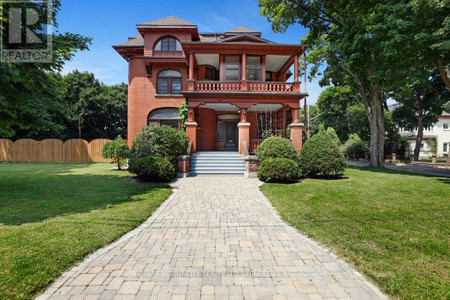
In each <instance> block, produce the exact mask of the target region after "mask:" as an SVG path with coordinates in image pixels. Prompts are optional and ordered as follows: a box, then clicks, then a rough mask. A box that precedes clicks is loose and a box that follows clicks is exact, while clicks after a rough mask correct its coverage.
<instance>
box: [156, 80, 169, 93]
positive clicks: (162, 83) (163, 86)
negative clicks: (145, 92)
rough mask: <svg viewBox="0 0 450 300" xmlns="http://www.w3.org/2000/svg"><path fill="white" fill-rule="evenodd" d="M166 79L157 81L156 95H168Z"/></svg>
mask: <svg viewBox="0 0 450 300" xmlns="http://www.w3.org/2000/svg"><path fill="white" fill-rule="evenodd" d="M167 81H168V80H167V79H158V94H168V93H169V91H168V90H167Z"/></svg>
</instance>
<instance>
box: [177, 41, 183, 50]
mask: <svg viewBox="0 0 450 300" xmlns="http://www.w3.org/2000/svg"><path fill="white" fill-rule="evenodd" d="M176 43H177V47H176V49H175V51H182V50H183V48H182V47H181V43H180V41H179V40H176Z"/></svg>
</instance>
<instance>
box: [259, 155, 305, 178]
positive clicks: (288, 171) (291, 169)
mask: <svg viewBox="0 0 450 300" xmlns="http://www.w3.org/2000/svg"><path fill="white" fill-rule="evenodd" d="M258 178H259V180H261V181H264V182H294V181H297V180H298V179H299V178H300V173H299V167H298V164H297V163H296V162H295V161H293V160H292V159H287V158H267V159H265V160H263V161H262V162H261V165H260V166H259V168H258Z"/></svg>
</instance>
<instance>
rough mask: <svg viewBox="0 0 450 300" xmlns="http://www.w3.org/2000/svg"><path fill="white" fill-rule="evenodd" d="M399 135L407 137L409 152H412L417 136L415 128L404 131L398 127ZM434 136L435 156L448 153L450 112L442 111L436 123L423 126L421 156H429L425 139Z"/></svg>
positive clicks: (428, 148) (449, 146)
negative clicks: (435, 141)
mask: <svg viewBox="0 0 450 300" xmlns="http://www.w3.org/2000/svg"><path fill="white" fill-rule="evenodd" d="M400 135H401V136H404V137H408V138H409V148H410V154H412V153H413V152H414V148H415V146H416V138H417V128H416V129H415V130H413V131H406V130H403V128H400ZM433 138H435V139H436V140H437V156H438V157H442V156H444V154H448V153H449V148H450V114H449V113H445V112H444V113H443V114H442V115H441V116H440V117H439V120H438V122H437V123H436V124H434V125H433V126H431V127H429V128H424V131H423V139H422V145H421V147H420V154H419V156H420V157H422V158H428V157H431V154H432V153H431V149H430V147H429V146H428V144H427V140H429V139H433Z"/></svg>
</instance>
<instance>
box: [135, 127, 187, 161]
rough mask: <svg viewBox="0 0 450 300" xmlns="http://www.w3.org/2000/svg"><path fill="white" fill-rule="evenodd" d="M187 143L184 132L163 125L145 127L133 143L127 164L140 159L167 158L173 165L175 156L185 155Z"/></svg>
mask: <svg viewBox="0 0 450 300" xmlns="http://www.w3.org/2000/svg"><path fill="white" fill-rule="evenodd" d="M187 142H188V138H187V136H186V133H185V132H184V131H180V130H177V129H175V128H173V127H170V126H165V125H163V126H157V125H150V126H145V127H144V128H142V130H141V132H139V133H138V134H137V135H136V139H135V140H134V142H133V147H132V148H131V153H130V160H129V164H130V165H131V164H133V163H134V162H135V161H136V160H137V159H139V158H141V157H146V156H159V157H164V158H167V159H168V160H169V161H170V162H171V163H172V164H173V165H175V164H176V159H177V156H179V155H184V154H185V153H186V147H187Z"/></svg>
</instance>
